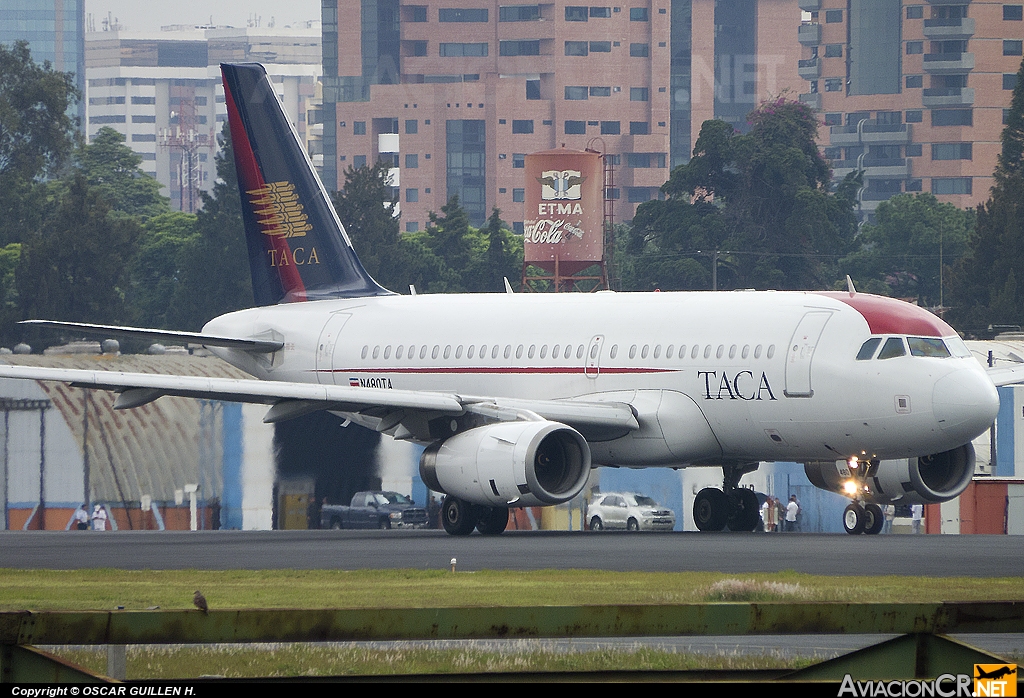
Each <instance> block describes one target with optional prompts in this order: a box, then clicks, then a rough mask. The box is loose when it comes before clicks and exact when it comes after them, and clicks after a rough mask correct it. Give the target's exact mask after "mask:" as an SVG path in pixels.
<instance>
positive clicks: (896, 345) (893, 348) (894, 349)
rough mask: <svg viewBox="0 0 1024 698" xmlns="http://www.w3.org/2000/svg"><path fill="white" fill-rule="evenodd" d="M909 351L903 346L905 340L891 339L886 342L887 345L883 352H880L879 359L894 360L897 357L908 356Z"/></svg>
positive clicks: (899, 338)
mask: <svg viewBox="0 0 1024 698" xmlns="http://www.w3.org/2000/svg"><path fill="white" fill-rule="evenodd" d="M906 354H907V350H906V347H904V346H903V339H902V338H901V337H889V339H887V340H885V345H884V346H883V347H882V351H880V352H878V358H879V359H892V358H895V357H897V356H906Z"/></svg>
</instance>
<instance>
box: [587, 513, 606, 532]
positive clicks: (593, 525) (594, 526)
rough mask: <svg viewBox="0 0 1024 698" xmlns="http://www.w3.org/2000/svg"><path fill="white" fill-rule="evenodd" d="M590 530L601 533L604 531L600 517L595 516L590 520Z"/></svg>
mask: <svg viewBox="0 0 1024 698" xmlns="http://www.w3.org/2000/svg"><path fill="white" fill-rule="evenodd" d="M590 530H591V531H603V530H604V522H603V521H601V517H600V516H595V517H594V518H592V519H591V520H590Z"/></svg>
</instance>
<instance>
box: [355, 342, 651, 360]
mask: <svg viewBox="0 0 1024 698" xmlns="http://www.w3.org/2000/svg"><path fill="white" fill-rule="evenodd" d="M364 353H365V352H364ZM629 358H631V359H635V358H636V345H635V344H634V345H633V346H631V347H630V348H629Z"/></svg>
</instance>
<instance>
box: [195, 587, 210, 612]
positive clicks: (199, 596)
mask: <svg viewBox="0 0 1024 698" xmlns="http://www.w3.org/2000/svg"><path fill="white" fill-rule="evenodd" d="M192 605H193V606H195V607H196V608H198V609H199V610H200V611H202V612H203V613H209V612H210V606H209V604H207V603H206V597H205V596H203V593H202V592H201V591H199V590H198V589H196V593H195V594H194V595H193V596H192Z"/></svg>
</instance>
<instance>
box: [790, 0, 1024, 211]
mask: <svg viewBox="0 0 1024 698" xmlns="http://www.w3.org/2000/svg"><path fill="white" fill-rule="evenodd" d="M800 8H801V9H802V10H803V11H804V15H803V20H802V23H801V24H800V26H799V29H798V32H799V33H798V37H799V42H800V44H801V45H802V47H803V49H802V51H803V53H802V58H801V60H800V62H799V72H800V77H801V78H803V79H804V80H805V82H804V83H803V84H804V88H803V89H802V90H801V92H802V94H801V95H800V98H801V99H802V100H804V101H805V102H807V103H808V104H810V105H812V106H814V107H815V108H816V109H819V110H820V111H821V113H822V118H823V121H824V124H825V126H826V127H827V128H826V129H825V130H823V131H822V144H823V146H824V147H825V154H826V156H828V157H829V158H830V159H831V160H832V161H833V167H834V175H835V177H836V178H841V177H843V176H845V175H846V174H847V173H849V172H851V171H854V170H858V169H860V170H863V172H864V183H865V187H864V189H863V190H862V191H861V194H860V199H861V201H860V207H861V213H862V216H864V217H870V215H871V214H872V213H873V212H874V211H875V209H876V208H877V207H878V204H879V203H880V202H881V201H884V200H885V199H888V198H890V197H891V196H893V195H894V194H897V193H899V192H931V193H933V194H935V195H936V196H937V197H938V198H939V199H940V200H941V201H946V202H950V203H953V204H955V205H957V206H960V207H968V206H974V205H977V204H978V203H980V202H982V201H984V200H986V199H987V198H988V194H989V190H990V189H991V186H992V183H993V182H992V171H993V170H994V169H995V165H996V157H997V155H998V153H999V150H1000V142H999V138H1000V134H1001V132H1002V129H1003V126H1004V124H1005V123H1006V116H1007V113H1008V107H1009V105H1010V98H1011V96H1012V90H1013V88H1014V86H1015V85H1016V80H1017V78H1016V73H1017V71H1018V70H1019V68H1020V64H1021V53H1022V50H1021V46H1022V40H1024V12H1022V10H1024V6H1022V5H1021V4H1012V3H1010V4H1007V3H1002V2H985V1H980V0H926V1H922V0H902V1H901V0H800Z"/></svg>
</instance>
